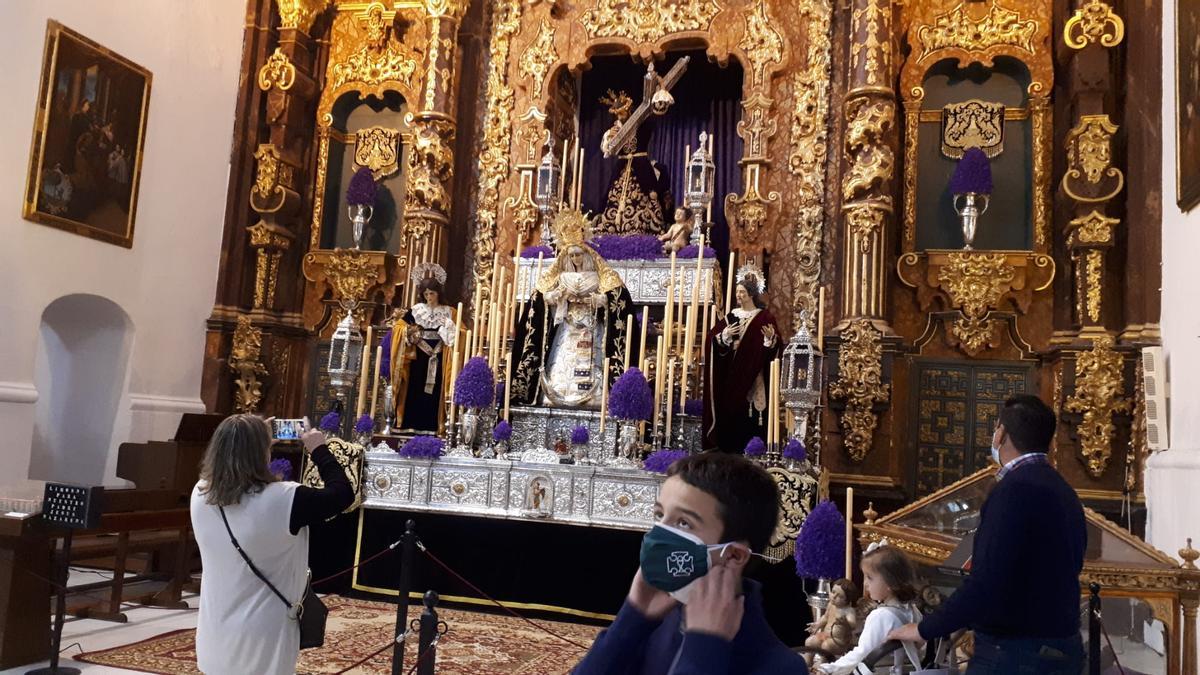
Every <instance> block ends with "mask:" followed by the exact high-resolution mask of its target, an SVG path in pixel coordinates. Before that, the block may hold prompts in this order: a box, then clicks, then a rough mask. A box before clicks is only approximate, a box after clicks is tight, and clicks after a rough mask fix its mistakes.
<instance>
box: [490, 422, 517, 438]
mask: <svg viewBox="0 0 1200 675" xmlns="http://www.w3.org/2000/svg"><path fill="white" fill-rule="evenodd" d="M510 438H512V425H511V424H509V423H508V420H500V421H499V422H496V426H495V427H494V428H493V429H492V440H493V441H496V442H497V443H504V442H506V441H508V440H509V439H510Z"/></svg>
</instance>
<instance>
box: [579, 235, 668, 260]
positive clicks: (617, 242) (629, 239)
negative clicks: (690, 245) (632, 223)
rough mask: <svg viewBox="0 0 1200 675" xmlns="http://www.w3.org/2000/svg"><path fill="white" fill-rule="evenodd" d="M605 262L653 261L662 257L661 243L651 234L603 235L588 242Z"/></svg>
mask: <svg viewBox="0 0 1200 675" xmlns="http://www.w3.org/2000/svg"><path fill="white" fill-rule="evenodd" d="M588 245H589V246H591V247H592V250H594V251H595V252H596V253H599V254H600V257H601V258H604V259H605V260H655V259H658V258H661V257H662V242H661V241H659V240H658V237H655V236H654V235H652V234H630V235H620V234H603V235H600V236H599V237H596V238H595V239H593V240H591V241H589V242H588Z"/></svg>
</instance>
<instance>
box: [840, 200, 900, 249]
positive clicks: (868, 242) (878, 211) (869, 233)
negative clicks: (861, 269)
mask: <svg viewBox="0 0 1200 675" xmlns="http://www.w3.org/2000/svg"><path fill="white" fill-rule="evenodd" d="M843 213H844V214H845V219H846V228H847V230H848V231H849V232H850V234H851V236H852V241H853V244H854V248H855V249H856V250H857V251H858V252H859V253H869V252H870V251H871V246H872V244H873V243H874V242H875V235H876V234H877V233H879V232H880V231H882V230H883V224H884V222H885V221H886V220H887V216H888V213H889V211H888V209H886V208H881V207H880V206H879V205H877V204H872V203H869V202H862V203H856V204H847V205H846V206H845V207H844V208H843Z"/></svg>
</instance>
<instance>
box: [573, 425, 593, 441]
mask: <svg viewBox="0 0 1200 675" xmlns="http://www.w3.org/2000/svg"><path fill="white" fill-rule="evenodd" d="M591 439H592V432H591V431H589V430H588V428H587V427H585V426H584V425H582V424H580V425H579V426H577V427H575V428H574V429H572V430H571V444H572V445H587V444H588V441H590V440H591Z"/></svg>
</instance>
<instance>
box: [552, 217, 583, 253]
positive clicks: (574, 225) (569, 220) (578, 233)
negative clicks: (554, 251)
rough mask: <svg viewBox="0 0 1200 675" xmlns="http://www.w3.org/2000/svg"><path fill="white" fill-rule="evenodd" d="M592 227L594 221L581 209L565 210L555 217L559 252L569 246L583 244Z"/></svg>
mask: <svg viewBox="0 0 1200 675" xmlns="http://www.w3.org/2000/svg"><path fill="white" fill-rule="evenodd" d="M591 227H592V221H591V220H590V219H589V218H588V217H587V216H586V215H584V214H583V212H582V211H580V210H579V209H563V210H561V211H559V212H558V215H557V216H555V217H554V241H555V243H557V244H558V249H559V251H562V250H564V249H565V248H567V247H568V246H575V245H578V244H583V243H584V241H586V240H587V236H588V233H589V231H590V230H591Z"/></svg>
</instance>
